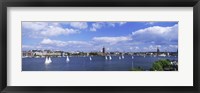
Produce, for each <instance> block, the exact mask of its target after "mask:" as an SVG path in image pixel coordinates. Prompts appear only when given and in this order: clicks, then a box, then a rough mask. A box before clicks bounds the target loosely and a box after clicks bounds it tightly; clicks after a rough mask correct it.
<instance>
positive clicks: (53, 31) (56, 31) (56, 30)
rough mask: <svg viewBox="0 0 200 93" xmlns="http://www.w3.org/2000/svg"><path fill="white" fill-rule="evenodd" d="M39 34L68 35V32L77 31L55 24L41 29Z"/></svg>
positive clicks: (73, 32)
mask: <svg viewBox="0 0 200 93" xmlns="http://www.w3.org/2000/svg"><path fill="white" fill-rule="evenodd" d="M40 33H41V35H43V36H57V35H63V34H64V35H68V34H75V33H79V31H77V30H75V29H69V28H61V27H57V26H49V27H47V28H46V29H44V30H42V31H41V32H40Z"/></svg>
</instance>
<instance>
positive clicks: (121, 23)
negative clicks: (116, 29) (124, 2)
mask: <svg viewBox="0 0 200 93" xmlns="http://www.w3.org/2000/svg"><path fill="white" fill-rule="evenodd" d="M126 23H127V22H119V25H120V26H121V25H124V24H126Z"/></svg>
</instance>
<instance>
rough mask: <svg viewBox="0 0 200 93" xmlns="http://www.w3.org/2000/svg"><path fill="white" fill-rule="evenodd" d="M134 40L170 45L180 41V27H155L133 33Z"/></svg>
mask: <svg viewBox="0 0 200 93" xmlns="http://www.w3.org/2000/svg"><path fill="white" fill-rule="evenodd" d="M132 37H133V40H135V41H138V42H143V43H154V44H156V45H162V44H170V43H172V42H175V43H176V42H177V41H178V25H177V24H176V25H174V26H171V27H161V26H153V27H148V28H145V29H140V30H137V31H135V32H132Z"/></svg>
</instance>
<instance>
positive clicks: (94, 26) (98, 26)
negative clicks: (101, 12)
mask: <svg viewBox="0 0 200 93" xmlns="http://www.w3.org/2000/svg"><path fill="white" fill-rule="evenodd" d="M124 24H126V22H96V23H93V24H92V26H91V27H90V31H97V29H101V28H102V27H107V26H110V27H115V26H116V25H119V26H122V25H124Z"/></svg>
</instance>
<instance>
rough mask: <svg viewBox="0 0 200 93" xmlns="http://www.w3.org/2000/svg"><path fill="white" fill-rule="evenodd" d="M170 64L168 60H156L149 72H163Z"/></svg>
mask: <svg viewBox="0 0 200 93" xmlns="http://www.w3.org/2000/svg"><path fill="white" fill-rule="evenodd" d="M170 67H171V64H170V61H169V60H158V61H156V62H154V63H153V66H152V68H151V69H150V70H153V71H163V70H164V69H165V68H170Z"/></svg>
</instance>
